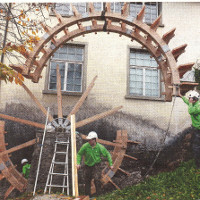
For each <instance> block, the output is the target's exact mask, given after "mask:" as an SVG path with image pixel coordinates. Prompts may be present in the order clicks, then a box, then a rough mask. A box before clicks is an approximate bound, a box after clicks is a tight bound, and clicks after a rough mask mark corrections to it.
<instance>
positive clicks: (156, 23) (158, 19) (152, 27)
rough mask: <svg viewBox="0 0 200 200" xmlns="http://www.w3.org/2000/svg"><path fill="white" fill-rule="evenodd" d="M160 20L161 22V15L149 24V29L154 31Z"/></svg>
mask: <svg viewBox="0 0 200 200" xmlns="http://www.w3.org/2000/svg"><path fill="white" fill-rule="evenodd" d="M160 20H161V15H160V16H158V18H157V19H155V21H154V22H153V23H152V24H151V29H153V30H154V31H156V30H157V28H158V27H159V26H160Z"/></svg>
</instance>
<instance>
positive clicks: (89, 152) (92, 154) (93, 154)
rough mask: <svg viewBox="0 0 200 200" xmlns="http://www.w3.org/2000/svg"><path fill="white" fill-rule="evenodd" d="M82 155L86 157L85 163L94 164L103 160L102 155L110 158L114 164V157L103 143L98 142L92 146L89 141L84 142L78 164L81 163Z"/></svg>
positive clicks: (110, 163) (110, 161) (109, 160)
mask: <svg viewBox="0 0 200 200" xmlns="http://www.w3.org/2000/svg"><path fill="white" fill-rule="evenodd" d="M82 156H84V157H85V161H84V162H85V165H87V166H90V167H91V166H94V165H95V164H97V163H100V162H101V156H103V157H105V158H107V159H108V162H109V165H110V166H112V158H111V155H110V153H109V152H108V150H107V149H106V148H105V147H104V146H103V145H101V144H99V143H96V145H95V146H94V147H92V146H91V145H90V144H89V143H88V142H87V143H85V144H83V146H82V147H81V148H80V150H79V152H78V154H77V164H78V165H80V163H81V159H82Z"/></svg>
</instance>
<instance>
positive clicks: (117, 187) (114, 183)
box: [109, 179, 120, 190]
mask: <svg viewBox="0 0 200 200" xmlns="http://www.w3.org/2000/svg"><path fill="white" fill-rule="evenodd" d="M109 182H110V183H112V184H113V185H114V186H115V187H116V188H117V189H118V190H120V188H119V186H117V185H116V184H115V183H114V182H113V181H112V180H111V179H110V180H109Z"/></svg>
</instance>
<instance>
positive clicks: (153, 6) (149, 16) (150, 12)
mask: <svg viewBox="0 0 200 200" xmlns="http://www.w3.org/2000/svg"><path fill="white" fill-rule="evenodd" d="M145 6H146V9H145V17H144V19H145V22H146V23H153V22H154V21H155V19H156V18H157V17H158V3H156V2H148V3H145Z"/></svg>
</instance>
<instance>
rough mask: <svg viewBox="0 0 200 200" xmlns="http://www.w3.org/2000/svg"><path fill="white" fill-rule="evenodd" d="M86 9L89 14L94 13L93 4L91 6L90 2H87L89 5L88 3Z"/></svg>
mask: <svg viewBox="0 0 200 200" xmlns="http://www.w3.org/2000/svg"><path fill="white" fill-rule="evenodd" d="M88 8H89V12H90V13H94V11H95V10H94V4H93V3H92V2H89V3H88Z"/></svg>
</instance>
